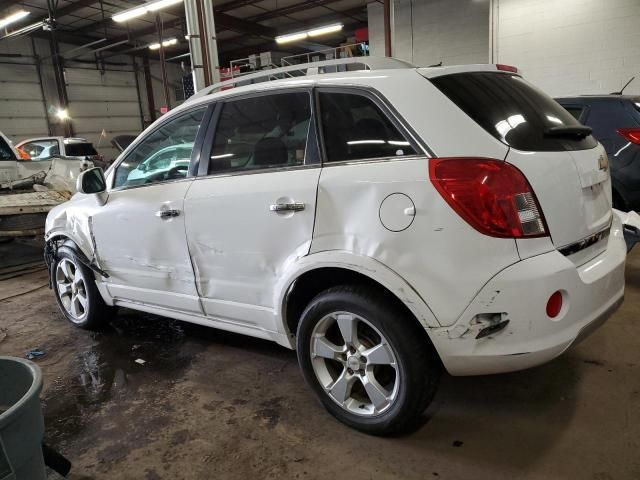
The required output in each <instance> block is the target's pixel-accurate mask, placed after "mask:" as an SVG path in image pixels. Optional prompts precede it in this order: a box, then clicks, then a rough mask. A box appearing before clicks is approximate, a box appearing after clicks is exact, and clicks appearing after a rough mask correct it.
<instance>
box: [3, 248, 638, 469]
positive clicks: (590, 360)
mask: <svg viewBox="0 0 640 480" xmlns="http://www.w3.org/2000/svg"><path fill="white" fill-rule="evenodd" d="M45 284H46V275H45V274H44V272H40V273H31V274H29V275H26V276H22V277H19V278H14V279H9V280H5V281H2V282H0V354H2V355H15V356H24V355H25V352H27V351H28V350H31V349H33V348H35V347H39V348H41V349H42V350H44V351H45V352H46V354H45V356H44V357H41V358H40V359H38V360H37V363H38V364H39V365H40V366H41V368H42V370H43V372H44V377H45V388H44V391H43V395H42V397H43V406H44V412H45V421H46V428H47V433H46V441H47V442H48V443H49V444H51V445H52V446H54V447H56V448H58V449H59V450H61V451H62V452H63V453H64V454H65V455H67V456H68V457H69V458H70V460H72V462H73V465H74V467H73V470H72V473H71V475H70V478H72V479H76V480H79V479H89V478H92V479H113V478H118V479H147V480H154V479H161V478H167V479H209V478H224V479H227V478H229V479H253V478H278V479H280V478H300V479H312V478H348V479H350V480H359V479H371V478H375V479H387V478H402V479H413V478H416V479H417V478H420V479H425V478H443V479H470V478H473V479H484V478H486V479H492V480H498V479H509V480H511V479H514V478H518V479H590V480H609V479H616V480H617V479H640V353H639V352H640V348H639V344H640V325H638V322H637V316H638V313H639V312H640V248H638V250H637V251H636V252H635V253H634V254H633V255H632V256H631V257H630V258H629V262H628V265H627V293H626V301H625V303H624V305H623V307H622V308H621V310H619V311H618V312H617V313H616V314H615V316H614V317H613V318H611V320H610V321H609V322H608V323H607V324H606V325H605V326H604V327H602V328H601V329H600V330H599V331H597V332H596V333H595V334H594V335H592V336H591V337H590V338H588V339H587V340H585V341H584V342H583V343H582V344H581V345H579V346H577V347H576V348H573V349H572V350H570V351H569V352H567V353H566V354H565V355H563V356H562V357H560V358H558V359H557V360H555V361H554V362H552V363H550V364H548V365H545V366H542V367H539V368H536V369H532V370H529V371H525V372H519V373H514V374H508V375H498V376H489V377H472V378H453V377H447V376H445V377H444V378H443V381H442V385H441V388H440V390H439V393H438V394H437V396H436V400H435V402H434V404H433V405H432V406H431V408H430V409H429V410H428V412H427V418H428V421H427V422H426V423H425V425H424V426H423V427H422V428H421V429H420V430H418V431H417V432H416V433H414V434H412V435H409V436H406V437H402V438H393V439H382V438H375V437H368V436H366V435H363V434H360V433H358V432H355V431H353V430H350V429H348V428H347V427H345V426H343V425H342V424H340V423H338V422H337V421H335V420H333V418H332V417H330V416H329V415H328V414H327V413H326V412H325V411H324V410H322V408H321V407H320V406H319V405H318V404H317V403H316V402H315V400H314V399H313V398H312V397H311V395H310V393H309V392H308V391H307V389H306V388H305V386H304V383H303V380H302V377H301V375H300V373H299V371H298V367H297V364H296V358H295V354H294V352H291V351H288V350H285V349H283V348H281V347H278V346H277V345H275V344H271V343H268V342H265V341H260V340H254V339H251V338H248V337H243V336H240V335H234V334H228V333H224V332H220V331H216V330H212V329H207V328H203V327H197V326H193V325H188V324H184V323H180V322H175V321H172V320H168V319H163V318H160V317H156V316H152V315H145V314H138V313H135V312H131V311H126V310H123V311H121V312H120V314H119V315H118V317H117V318H115V319H114V320H113V322H112V327H111V328H110V329H108V330H107V331H105V332H104V333H99V334H98V333H90V332H85V331H81V330H77V329H75V328H73V327H72V326H71V325H69V324H68V323H67V322H66V321H65V319H64V318H63V317H62V315H61V314H60V313H59V312H58V309H57V306H56V304H55V301H54V298H53V294H52V293H51V291H49V290H48V289H47V288H46V286H45ZM25 291H28V293H24V294H23V293H22V292H25ZM13 295H18V296H13ZM138 358H141V359H143V360H145V361H146V363H145V364H144V365H139V364H137V363H135V360H136V359H138Z"/></svg>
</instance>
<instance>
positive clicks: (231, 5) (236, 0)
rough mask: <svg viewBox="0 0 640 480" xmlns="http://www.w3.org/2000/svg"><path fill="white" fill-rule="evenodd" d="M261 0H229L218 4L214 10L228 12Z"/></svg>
mask: <svg viewBox="0 0 640 480" xmlns="http://www.w3.org/2000/svg"><path fill="white" fill-rule="evenodd" d="M261 1H262V0H231V1H230V2H226V3H223V4H222V5H218V6H217V7H216V9H215V11H216V12H228V11H229V10H234V9H236V8H240V7H246V6H247V5H254V4H256V3H260V2H261Z"/></svg>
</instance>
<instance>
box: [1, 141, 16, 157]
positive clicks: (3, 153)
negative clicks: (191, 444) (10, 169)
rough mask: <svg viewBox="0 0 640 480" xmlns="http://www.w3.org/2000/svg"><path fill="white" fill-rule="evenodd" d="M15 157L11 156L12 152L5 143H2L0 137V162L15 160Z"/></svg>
mask: <svg viewBox="0 0 640 480" xmlns="http://www.w3.org/2000/svg"><path fill="white" fill-rule="evenodd" d="M15 159H16V157H15V155H14V154H13V150H12V149H11V147H10V146H9V145H7V142H5V141H4V138H2V137H0V161H1V160H15Z"/></svg>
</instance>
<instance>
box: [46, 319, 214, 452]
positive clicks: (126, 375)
mask: <svg viewBox="0 0 640 480" xmlns="http://www.w3.org/2000/svg"><path fill="white" fill-rule="evenodd" d="M210 331H211V329H207V328H204V327H198V326H194V325H188V324H184V323H181V322H178V321H174V320H170V319H167V318H162V317H157V316H154V315H148V314H140V313H136V312H129V311H124V312H122V313H120V314H119V315H118V316H117V317H115V318H114V319H113V320H112V321H111V323H110V325H109V327H108V328H105V330H104V331H102V332H95V333H89V334H88V336H87V340H88V342H87V345H86V346H83V347H80V348H78V351H77V352H76V353H75V354H74V358H73V360H72V362H71V366H70V368H69V370H68V372H67V373H66V374H65V375H64V377H59V378H56V379H55V381H54V382H53V383H52V384H51V385H50V386H49V388H48V389H47V391H46V394H45V396H44V398H43V400H42V404H43V410H44V414H45V425H46V437H45V440H46V441H47V442H48V443H49V444H51V445H52V446H56V447H64V446H65V444H66V443H67V441H70V440H72V439H74V438H75V437H77V435H78V434H79V433H80V432H81V431H82V430H83V429H84V427H85V425H86V424H87V422H88V421H90V420H91V418H93V417H94V416H96V415H99V414H100V413H101V411H102V410H103V408H104V405H105V404H106V403H108V402H111V401H119V400H123V399H127V398H130V397H132V396H135V395H136V393H137V392H138V391H139V389H141V388H142V387H145V386H154V387H158V388H161V387H162V386H163V384H164V385H167V386H168V385H169V384H170V383H171V382H172V381H174V380H175V379H177V378H179V377H180V376H181V375H182V374H183V373H184V371H185V370H186V369H187V368H188V367H189V366H190V365H191V363H192V362H193V360H194V358H195V357H196V355H197V354H198V353H200V352H202V351H203V350H204V349H205V348H206V344H207V336H208V335H210Z"/></svg>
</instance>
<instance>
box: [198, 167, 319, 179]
mask: <svg viewBox="0 0 640 480" xmlns="http://www.w3.org/2000/svg"><path fill="white" fill-rule="evenodd" d="M321 167H322V164H320V163H311V164H309V165H290V166H287V167H272V168H269V167H266V168H256V169H252V170H230V171H227V172H220V173H212V174H208V175H201V176H200V175H199V176H197V177H193V178H190V180H195V181H198V180H205V179H211V178H221V177H238V176H241V175H256V174H262V173H274V172H287V171H292V170H307V169H309V170H310V169H313V168H321Z"/></svg>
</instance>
